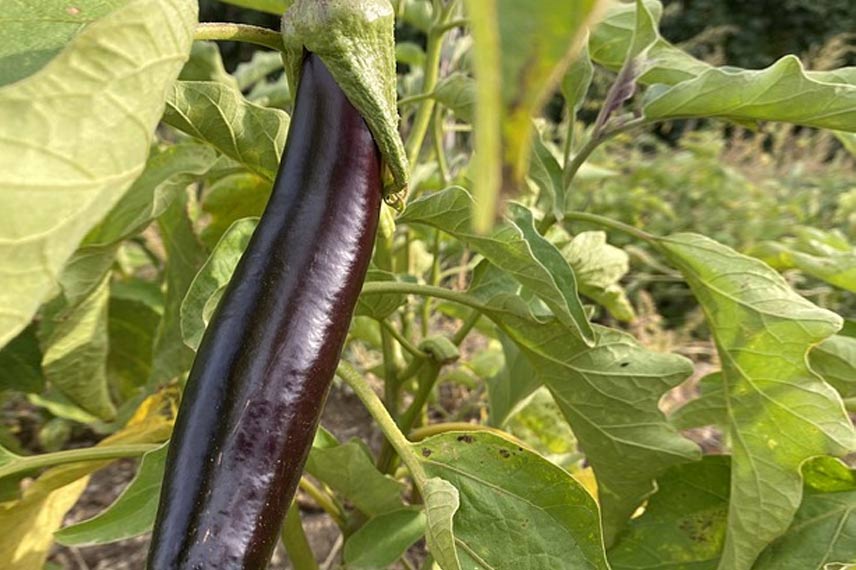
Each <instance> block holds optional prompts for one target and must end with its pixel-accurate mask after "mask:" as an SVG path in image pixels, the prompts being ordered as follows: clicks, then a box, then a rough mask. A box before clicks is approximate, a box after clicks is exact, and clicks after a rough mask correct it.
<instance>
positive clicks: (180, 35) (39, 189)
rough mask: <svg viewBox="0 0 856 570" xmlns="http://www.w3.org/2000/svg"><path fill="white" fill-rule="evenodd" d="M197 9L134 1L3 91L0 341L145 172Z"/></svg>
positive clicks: (163, 0) (164, 0)
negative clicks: (157, 128) (155, 133)
mask: <svg viewBox="0 0 856 570" xmlns="http://www.w3.org/2000/svg"><path fill="white" fill-rule="evenodd" d="M31 4H32V3H24V4H22V6H30V5H31ZM54 4H55V3H54V2H51V5H54ZM196 12H197V3H196V2H191V1H189V0H130V1H128V2H125V3H123V5H122V6H121V7H119V8H117V9H115V10H113V11H112V12H110V13H109V14H108V15H106V16H105V17H104V18H102V19H99V20H98V21H96V22H93V23H91V24H89V25H88V26H86V27H85V28H84V29H83V30H82V31H80V32H79V33H77V35H76V36H75V37H74V39H72V41H71V42H70V43H69V44H68V45H67V46H66V47H65V49H63V50H62V51H61V52H60V53H59V54H57V55H56V56H55V57H53V59H51V60H50V61H49V62H48V63H47V64H46V65H44V67H42V68H41V70H40V71H39V72H38V73H35V74H33V75H30V76H29V77H27V78H26V79H22V80H20V81H17V82H15V83H11V84H9V85H6V86H5V87H3V88H2V89H0V125H2V133H3V136H2V137H0V173H2V174H0V186H2V188H3V192H2V193H0V260H2V262H0V345H4V344H6V342H8V341H9V340H10V339H11V338H12V337H14V336H15V335H16V334H17V333H18V332H19V331H20V330H22V329H23V328H24V327H25V326H26V325H27V323H28V322H29V321H30V319H31V317H32V316H33V314H34V313H35V311H36V309H37V308H38V306H39V305H40V304H41V303H42V301H43V300H44V299H45V298H46V297H47V296H49V295H50V293H51V292H52V291H53V290H54V289H55V287H56V284H55V280H56V275H57V274H59V270H60V268H61V267H62V266H63V264H64V263H65V262H66V260H67V259H68V258H69V256H70V255H71V254H72V252H73V251H74V250H75V249H76V248H77V246H78V244H79V243H80V240H81V239H82V238H83V236H84V235H85V234H86V232H87V231H89V229H90V228H92V227H93V226H94V225H95V224H96V223H98V221H99V220H100V219H101V218H102V217H104V215H105V214H106V213H107V212H108V211H109V210H110V208H111V207H112V206H113V205H114V204H115V203H116V202H117V201H118V200H119V198H120V197H121V196H122V194H124V192H125V190H127V188H128V187H129V186H130V185H131V183H132V182H133V181H134V179H136V178H137V177H138V176H139V175H140V173H141V172H142V169H143V165H144V163H145V160H146V157H147V156H148V154H149V147H150V142H151V139H152V135H153V133H154V130H155V126H156V125H157V123H158V121H159V119H160V117H161V114H162V111H163V105H164V96H163V94H165V93H166V90H167V88H168V87H169V86H170V85H171V84H172V82H173V81H174V80H175V78H176V76H177V75H178V72H179V69H180V68H181V65H182V63H183V61H184V60H185V59H186V57H187V54H188V52H189V51H190V44H191V37H192V33H193V25H194V24H195V21H196ZM33 35H35V34H33Z"/></svg>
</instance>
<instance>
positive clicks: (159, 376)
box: [149, 192, 205, 386]
mask: <svg viewBox="0 0 856 570" xmlns="http://www.w3.org/2000/svg"><path fill="white" fill-rule="evenodd" d="M187 205H188V196H187V193H186V192H181V193H180V194H179V196H178V197H177V198H176V199H175V200H173V202H172V204H170V206H169V207H168V208H167V209H166V211H165V212H164V213H163V214H162V215H161V216H160V218H158V228H159V229H160V235H161V239H162V240H163V243H164V248H165V249H166V255H167V266H166V298H165V300H164V312H163V318H162V319H161V321H160V326H159V327H158V331H157V336H156V338H155V347H154V352H153V354H154V357H153V359H152V373H151V375H150V377H149V384H150V385H152V386H156V385H159V384H165V383H168V382H170V381H172V380H175V379H176V377H178V376H180V375H181V374H183V373H184V372H186V371H187V370H188V369H189V368H190V364H191V363H192V362H193V351H192V350H190V348H188V347H187V346H185V344H184V342H183V341H182V332H181V305H182V301H184V296H185V295H186V294H187V290H188V288H189V287H190V284H191V282H192V281H193V279H194V277H195V276H196V273H197V271H199V268H200V267H201V266H202V264H203V263H204V262H205V251H204V248H203V247H202V244H201V243H200V242H199V240H198V239H197V237H196V234H195V233H194V232H193V225H192V223H191V221H190V218H189V217H188V213H187Z"/></svg>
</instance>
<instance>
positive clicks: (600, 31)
mask: <svg viewBox="0 0 856 570" xmlns="http://www.w3.org/2000/svg"><path fill="white" fill-rule="evenodd" d="M644 6H645V8H646V9H647V10H648V11H650V12H651V14H652V15H653V16H654V22H655V23H656V21H658V20H659V18H660V16H661V15H662V11H663V8H662V5H661V4H660V2H658V1H656V0H654V1H650V0H649V1H645V2H644ZM636 8H637V7H636V5H634V4H615V5H614V6H613V8H612V9H611V10H610V11H609V12H608V13H607V15H606V17H605V19H604V21H603V22H601V24H600V25H599V26H597V27H596V28H595V29H594V31H593V33H592V36H591V40H590V43H589V49H590V51H591V56H592V59H594V60H595V61H597V62H598V63H600V64H602V65H604V66H606V67H609V68H612V69H616V70H617V69H619V68H620V67H621V66H622V65H623V64H624V61H625V58H626V55H627V53H628V50H630V49H631V44H632V42H633V41H634V40H633V37H634V33H633V32H634V29H635V26H636V24H635V22H636V11H637V10H636ZM652 31H653V32H654V34H655V35H654V36H653V37H652V43H651V45H650V47H649V49H647V50H646V53H645V58H644V61H643V62H641V68H640V69H639V70H638V72H639V77H638V79H639V81H641V82H642V83H645V84H648V85H654V84H661V85H655V86H654V87H653V88H652V89H650V90H649V92H648V93H646V95H645V98H644V104H643V113H644V116H645V117H646V118H648V119H651V120H665V119H676V118H689V117H721V118H725V119H731V120H735V121H739V122H742V123H747V122H748V123H752V122H756V121H782V122H789V123H795V124H799V125H807V126H811V127H819V128H828V129H837V130H841V131H851V132H852V131H856V110H854V102H856V81H854V75H856V72H854V69H853V68H845V69H841V70H833V71H824V72H818V71H808V72H807V71H805V70H804V69H803V66H802V63H800V61H799V59H797V58H796V57H794V56H785V57H783V58H782V59H780V60H779V61H777V62H776V63H774V64H773V65H771V66H770V67H768V68H766V69H762V70H744V69H739V68H734V67H714V66H712V65H710V64H708V63H705V62H702V61H700V60H698V59H696V58H694V57H692V56H691V55H689V54H687V53H686V52H684V51H682V50H681V49H679V48H677V47H675V46H673V45H671V44H670V43H669V42H667V41H666V40H664V39H663V38H662V37H660V36H659V34H657V33H656V30H652Z"/></svg>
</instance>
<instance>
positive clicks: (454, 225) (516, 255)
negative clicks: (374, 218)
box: [399, 186, 592, 342]
mask: <svg viewBox="0 0 856 570" xmlns="http://www.w3.org/2000/svg"><path fill="white" fill-rule="evenodd" d="M471 211H472V198H471V197H470V195H469V194H468V193H467V191H466V190H464V189H463V188H460V187H456V186H453V187H450V188H447V189H446V190H443V191H441V192H437V193H435V194H431V195H428V196H426V197H424V198H420V199H418V200H415V201H413V202H411V203H410V205H409V206H408V208H407V210H406V211H405V212H404V214H402V216H401V217H400V218H399V221H401V222H403V223H410V224H422V225H428V226H431V227H434V228H437V229H439V230H441V231H444V232H446V233H448V234H450V235H452V236H454V237H455V238H457V239H459V240H461V241H463V242H464V243H466V244H467V245H468V246H469V247H471V248H472V249H473V250H475V251H476V252H478V253H480V254H481V255H483V256H484V257H485V258H486V259H488V260H490V261H491V262H492V263H494V264H496V265H497V267H499V268H500V269H503V270H505V271H507V272H509V273H510V274H511V275H513V276H514V278H515V279H517V280H518V281H519V282H520V283H521V284H522V285H524V286H526V287H528V288H530V289H531V290H532V292H534V293H535V294H536V295H538V296H539V297H540V298H541V299H542V300H543V301H544V303H546V304H547V306H548V307H550V308H551V309H552V310H553V313H554V314H555V315H556V317H557V318H558V319H559V321H561V322H562V323H563V324H564V325H565V326H566V327H567V328H568V330H570V331H571V332H573V333H575V334H576V335H577V336H578V337H580V338H582V339H584V340H585V341H586V342H589V341H590V340H591V338H592V332H591V325H590V324H589V322H588V319H587V318H586V315H585V311H584V309H583V307H582V304H581V303H580V300H579V296H578V295H577V285H576V278H575V277H574V273H573V271H572V270H571V268H570V266H569V265H568V263H567V262H566V261H565V260H564V259H563V258H562V255H561V254H560V253H559V251H558V250H557V249H556V248H555V247H554V246H553V245H552V244H551V243H550V242H548V241H547V240H546V239H544V238H543V236H541V235H540V234H538V232H537V231H536V230H535V227H534V225H533V219H532V214H531V212H530V211H529V210H527V209H526V208H523V207H519V206H512V210H511V212H512V216H513V218H512V219H509V220H508V222H507V223H506V224H504V225H502V226H500V227H498V228H497V229H496V230H495V231H494V232H493V233H492V234H490V235H480V234H477V233H476V232H475V231H473V230H472V223H471Z"/></svg>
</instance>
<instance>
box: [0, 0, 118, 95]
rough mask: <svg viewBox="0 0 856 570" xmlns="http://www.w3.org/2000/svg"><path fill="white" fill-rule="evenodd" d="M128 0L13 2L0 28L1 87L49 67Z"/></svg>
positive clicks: (7, 4) (13, 0) (9, 5)
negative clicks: (85, 31) (74, 41)
mask: <svg viewBox="0 0 856 570" xmlns="http://www.w3.org/2000/svg"><path fill="white" fill-rule="evenodd" d="M127 2H128V0H80V1H78V2H75V3H74V4H73V5H72V4H69V3H68V2H67V1H66V0H40V1H39V2H27V1H26V0H11V1H10V2H6V3H5V4H4V5H3V15H2V20H0V21H2V22H3V25H2V26H0V86H2V85H6V84H7V83H12V82H13V81H19V80H21V79H23V78H25V77H27V76H29V75H32V74H33V73H36V72H37V71H38V70H40V69H41V68H43V67H44V66H45V65H47V64H48V62H49V61H50V60H52V59H53V58H54V57H56V56H57V54H58V53H59V52H60V51H61V50H62V48H63V47H65V46H66V45H67V44H68V42H70V41H71V40H72V38H74V36H76V35H77V34H78V33H80V31H81V30H83V29H84V28H85V27H86V26H87V25H88V24H90V23H92V22H94V21H97V20H99V19H101V18H103V17H104V16H106V15H107V14H109V13H110V12H111V11H112V10H115V9H116V8H118V7H119V6H121V5H123V4H125V3H127Z"/></svg>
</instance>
